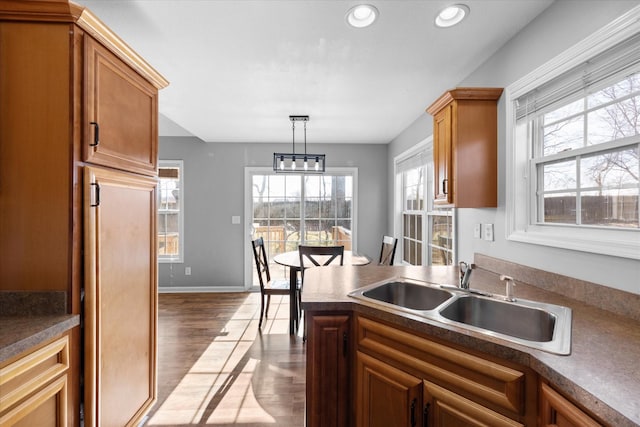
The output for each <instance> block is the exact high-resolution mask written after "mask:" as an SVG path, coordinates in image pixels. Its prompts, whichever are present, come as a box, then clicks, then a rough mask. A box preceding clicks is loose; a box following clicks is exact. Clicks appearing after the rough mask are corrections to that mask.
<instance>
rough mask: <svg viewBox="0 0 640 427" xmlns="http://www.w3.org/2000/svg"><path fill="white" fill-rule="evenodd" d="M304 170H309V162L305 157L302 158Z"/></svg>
mask: <svg viewBox="0 0 640 427" xmlns="http://www.w3.org/2000/svg"><path fill="white" fill-rule="evenodd" d="M304 170H305V171H308V170H309V161H308V160H307V156H304Z"/></svg>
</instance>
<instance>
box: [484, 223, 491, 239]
mask: <svg viewBox="0 0 640 427" xmlns="http://www.w3.org/2000/svg"><path fill="white" fill-rule="evenodd" d="M482 234H484V240H488V241H489V242H493V224H484V230H483V233H482Z"/></svg>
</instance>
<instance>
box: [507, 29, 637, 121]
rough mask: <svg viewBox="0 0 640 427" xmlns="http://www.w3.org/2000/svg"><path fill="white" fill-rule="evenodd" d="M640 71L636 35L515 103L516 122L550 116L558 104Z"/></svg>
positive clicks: (566, 102)
mask: <svg viewBox="0 0 640 427" xmlns="http://www.w3.org/2000/svg"><path fill="white" fill-rule="evenodd" d="M639 69H640V34H635V35H634V36H632V37H629V38H627V39H626V40H624V41H623V42H621V43H619V44H618V45H616V46H614V47H613V48H611V49H608V50H606V51H605V52H603V53H601V54H599V55H597V56H594V57H593V58H591V59H589V60H588V61H585V62H583V63H582V64H580V65H578V66H577V67H575V68H573V69H571V70H569V71H567V72H565V73H563V74H561V75H560V76H558V77H556V78H554V79H552V80H550V81H549V82H547V83H545V84H543V85H541V86H539V87H536V88H535V89H533V90H531V91H530V92H527V93H525V94H524V95H522V96H520V97H518V98H517V99H516V108H515V114H516V120H518V121H519V120H522V119H524V118H525V117H530V116H537V115H541V114H544V113H546V112H549V111H551V110H553V109H555V108H557V107H558V105H559V104H568V103H569V102H571V101H574V100H577V99H580V98H583V97H585V96H586V94H588V93H592V92H594V91H597V90H598V89H600V88H602V87H604V86H606V85H607V84H609V82H610V81H611V80H612V79H613V80H616V79H618V80H619V79H620V77H624V76H625V75H631V74H633V73H634V72H637V71H638V70H639Z"/></svg>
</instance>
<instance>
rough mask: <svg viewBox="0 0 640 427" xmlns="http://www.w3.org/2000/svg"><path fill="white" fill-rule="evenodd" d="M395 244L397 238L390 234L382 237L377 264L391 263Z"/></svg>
mask: <svg viewBox="0 0 640 427" xmlns="http://www.w3.org/2000/svg"><path fill="white" fill-rule="evenodd" d="M397 245H398V239H396V238H394V237H390V236H383V237H382V248H380V261H378V265H393V258H395V256H396V246H397Z"/></svg>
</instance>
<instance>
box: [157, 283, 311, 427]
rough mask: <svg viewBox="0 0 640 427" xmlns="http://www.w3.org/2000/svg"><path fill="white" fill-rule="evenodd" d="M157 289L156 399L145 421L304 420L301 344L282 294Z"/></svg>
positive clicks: (281, 425) (283, 423) (281, 423)
mask: <svg viewBox="0 0 640 427" xmlns="http://www.w3.org/2000/svg"><path fill="white" fill-rule="evenodd" d="M259 301H260V294H259V293H225V294H215V293H208V294H160V295H159V303H158V306H159V314H158V323H159V329H158V353H159V354H158V402H157V404H156V405H155V406H154V408H153V409H152V411H151V412H150V414H149V418H148V421H147V423H146V425H147V426H165V427H166V426H245V427H254V426H255V427H258V426H264V427H266V426H272V427H273V426H277V427H302V426H304V407H305V403H304V402H305V346H304V344H303V342H302V338H301V337H300V336H294V337H290V336H289V334H288V331H287V329H288V326H289V320H288V316H289V298H288V297H279V296H275V297H272V298H271V307H270V310H269V313H268V318H267V320H266V324H263V331H262V333H260V332H259V331H258V319H259V316H260V312H259V304H260V302H259Z"/></svg>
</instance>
